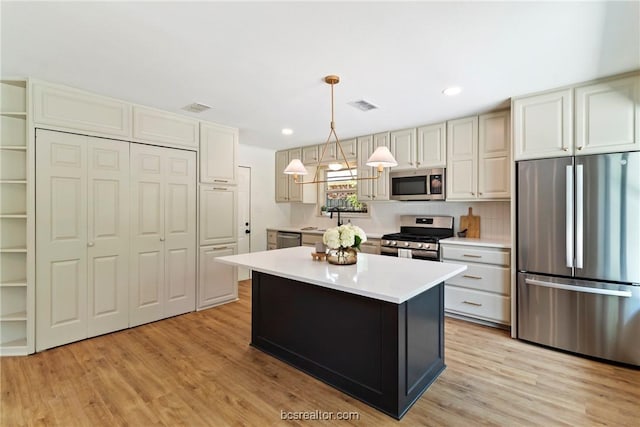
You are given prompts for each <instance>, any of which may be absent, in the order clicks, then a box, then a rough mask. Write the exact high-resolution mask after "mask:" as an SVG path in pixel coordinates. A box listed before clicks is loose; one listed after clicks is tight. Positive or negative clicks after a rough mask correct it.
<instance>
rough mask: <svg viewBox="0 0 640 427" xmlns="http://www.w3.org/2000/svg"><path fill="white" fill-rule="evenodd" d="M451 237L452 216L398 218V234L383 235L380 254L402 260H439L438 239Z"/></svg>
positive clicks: (404, 216) (405, 216) (403, 216)
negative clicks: (401, 258)
mask: <svg viewBox="0 0 640 427" xmlns="http://www.w3.org/2000/svg"><path fill="white" fill-rule="evenodd" d="M447 237H453V217H452V216H414V215H402V216H401V217H400V232H399V233H393V234H385V235H384V236H382V239H381V243H380V253H381V254H382V255H387V256H396V257H404V258H416V259H426V260H431V261H439V260H440V243H439V241H440V239H445V238H447Z"/></svg>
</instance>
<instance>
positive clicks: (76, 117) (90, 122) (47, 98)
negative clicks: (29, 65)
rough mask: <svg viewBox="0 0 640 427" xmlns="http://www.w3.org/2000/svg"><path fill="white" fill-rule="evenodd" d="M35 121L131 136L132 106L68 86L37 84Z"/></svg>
mask: <svg viewBox="0 0 640 427" xmlns="http://www.w3.org/2000/svg"><path fill="white" fill-rule="evenodd" d="M33 112H34V117H33V121H34V122H35V123H41V124H47V125H53V126H59V127H63V128H69V129H79V130H83V131H88V132H91V133H94V134H104V135H109V136H116V137H130V136H131V106H130V105H129V104H127V103H126V102H122V101H119V100H116V99H111V98H105V97H102V96H97V95H94V94H92V93H88V92H84V91H81V90H77V89H71V88H67V87H64V86H54V85H49V84H42V83H34V85H33Z"/></svg>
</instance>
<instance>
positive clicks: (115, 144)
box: [87, 138, 129, 337]
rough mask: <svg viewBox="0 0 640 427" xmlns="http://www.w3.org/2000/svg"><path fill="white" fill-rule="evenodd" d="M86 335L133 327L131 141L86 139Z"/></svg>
mask: <svg viewBox="0 0 640 427" xmlns="http://www.w3.org/2000/svg"><path fill="white" fill-rule="evenodd" d="M87 142H88V144H87V149H88V152H87V156H88V165H89V167H88V171H87V177H88V184H87V193H88V197H87V206H88V212H87V226H88V236H87V239H88V242H87V247H88V250H87V256H88V259H87V274H88V281H87V285H88V286H87V291H88V301H89V304H88V335H89V336H90V337H91V336H95V335H100V334H104V333H107V332H111V331H116V330H119V329H124V328H126V327H128V326H129V143H128V142H122V141H113V140H108V139H102V138H88V141H87Z"/></svg>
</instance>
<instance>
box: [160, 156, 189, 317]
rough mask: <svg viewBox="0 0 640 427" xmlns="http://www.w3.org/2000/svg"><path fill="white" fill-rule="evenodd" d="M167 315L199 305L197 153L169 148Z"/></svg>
mask: <svg viewBox="0 0 640 427" xmlns="http://www.w3.org/2000/svg"><path fill="white" fill-rule="evenodd" d="M163 151H164V159H165V164H166V171H165V173H164V179H165V183H166V184H165V233H164V238H165V241H164V247H165V282H166V285H165V299H166V301H165V307H164V317H169V316H175V315H177V314H182V313H188V312H190V311H194V310H195V308H196V153H195V152H193V151H186V150H175V149H171V148H165V149H163Z"/></svg>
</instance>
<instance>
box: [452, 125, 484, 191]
mask: <svg viewBox="0 0 640 427" xmlns="http://www.w3.org/2000/svg"><path fill="white" fill-rule="evenodd" d="M477 159H478V117H477V116H474V117H467V118H464V119H458V120H452V121H449V122H447V195H446V197H447V200H469V199H475V198H476V197H477V196H476V193H477V179H476V177H477V176H478V170H477Z"/></svg>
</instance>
